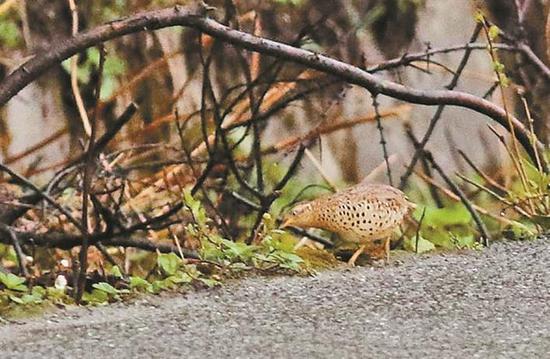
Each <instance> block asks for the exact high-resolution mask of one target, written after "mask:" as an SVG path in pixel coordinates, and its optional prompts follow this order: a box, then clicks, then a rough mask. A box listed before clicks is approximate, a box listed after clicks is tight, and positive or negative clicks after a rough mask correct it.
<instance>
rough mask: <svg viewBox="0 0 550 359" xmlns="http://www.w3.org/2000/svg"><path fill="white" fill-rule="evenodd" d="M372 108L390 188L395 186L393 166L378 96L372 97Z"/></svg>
mask: <svg viewBox="0 0 550 359" xmlns="http://www.w3.org/2000/svg"><path fill="white" fill-rule="evenodd" d="M372 107H374V113H375V118H376V128H377V129H378V133H379V134H380V145H382V153H383V155H384V161H385V162H386V172H387V174H388V181H389V184H390V186H393V179H392V175H391V166H390V160H389V156H388V148H387V147H386V145H387V143H386V139H385V138H384V127H382V120H381V116H380V108H379V104H378V95H377V94H374V95H372Z"/></svg>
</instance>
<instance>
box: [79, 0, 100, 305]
mask: <svg viewBox="0 0 550 359" xmlns="http://www.w3.org/2000/svg"><path fill="white" fill-rule="evenodd" d="M71 1H72V0H71ZM99 54H100V55H99V70H98V71H99V72H98V79H97V83H96V87H95V99H94V100H95V103H94V106H95V108H94V112H93V117H92V122H91V128H90V138H89V140H88V146H87V148H86V159H85V163H84V171H83V172H84V174H83V181H82V182H83V185H82V246H81V247H80V255H79V260H80V270H79V272H78V286H77V288H76V289H77V290H76V292H75V300H76V302H77V303H79V304H80V301H81V300H82V295H83V294H84V290H85V285H86V271H87V269H88V246H89V236H90V224H89V218H88V203H89V201H90V197H89V194H90V188H91V185H92V180H93V174H94V172H95V169H96V163H95V158H96V156H95V155H96V153H94V147H95V140H96V135H97V112H98V104H99V98H100V95H101V83H102V79H103V68H104V65H105V48H104V47H103V46H101V47H100V49H99Z"/></svg>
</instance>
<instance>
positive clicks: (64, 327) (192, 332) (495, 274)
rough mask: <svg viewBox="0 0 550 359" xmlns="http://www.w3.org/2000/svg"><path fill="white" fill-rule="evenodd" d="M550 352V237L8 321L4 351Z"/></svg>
mask: <svg viewBox="0 0 550 359" xmlns="http://www.w3.org/2000/svg"><path fill="white" fill-rule="evenodd" d="M172 357H174V358H176V357H177V358H339V359H342V358H550V240H549V239H541V240H537V241H534V242H524V243H500V244H495V245H493V246H492V247H491V248H489V249H488V250H485V251H483V252H466V253H459V254H446V255H443V254H438V255H433V254H432V255H427V256H417V257H415V256H413V257H407V258H406V259H401V260H396V261H394V263H393V264H392V265H390V266H388V267H385V268H372V267H363V268H355V269H343V270H339V271H330V272H324V273H321V274H319V275H317V276H316V277H309V278H288V277H278V278H251V279H247V280H243V281H239V282H236V283H231V284H228V285H226V286H225V287H223V288H221V289H218V290H213V291H204V292H199V293H194V294H190V295H188V296H185V297H178V298H160V297H148V298H147V299H145V300H142V301H140V302H139V303H135V304H132V305H123V304H117V305H113V306H109V307H104V308H94V309H91V310H90V309H85V308H84V309H83V308H79V309H67V310H64V311H60V312H57V313H55V314H50V315H48V316H47V317H45V318H41V319H34V320H28V321H26V322H24V323H12V324H0V358H79V359H81V358H95V359H97V358H105V359H106V358H117V359H122V358H172Z"/></svg>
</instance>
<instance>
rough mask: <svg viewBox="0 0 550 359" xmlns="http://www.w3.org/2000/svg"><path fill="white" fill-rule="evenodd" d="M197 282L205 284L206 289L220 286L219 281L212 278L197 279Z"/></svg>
mask: <svg viewBox="0 0 550 359" xmlns="http://www.w3.org/2000/svg"><path fill="white" fill-rule="evenodd" d="M199 281H201V282H203V283H204V284H206V286H207V287H208V288H213V287H216V286H219V285H221V283H220V281H218V280H215V279H212V278H199Z"/></svg>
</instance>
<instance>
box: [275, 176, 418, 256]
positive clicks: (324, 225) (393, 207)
mask: <svg viewBox="0 0 550 359" xmlns="http://www.w3.org/2000/svg"><path fill="white" fill-rule="evenodd" d="M414 207H416V206H415V205H414V204H413V203H411V202H409V201H408V200H407V197H406V196H405V194H404V193H403V192H401V191H400V190H398V189H396V188H394V187H391V186H387V185H383V184H363V183H362V184H359V185H356V186H353V187H350V188H347V189H345V190H342V191H341V192H337V193H335V194H333V195H329V196H325V197H321V198H318V199H315V200H313V201H310V202H303V203H299V204H298V205H296V206H295V207H294V208H293V209H292V211H291V212H290V214H289V216H288V217H287V218H286V220H285V222H284V223H283V227H287V226H293V227H315V228H321V229H325V230H328V231H331V232H335V233H337V234H338V235H339V236H340V237H341V239H342V240H344V241H346V242H353V243H358V244H360V247H359V249H358V250H357V251H356V252H355V253H354V254H353V256H352V257H351V258H350V260H349V261H348V264H349V265H350V266H354V265H355V261H356V260H357V258H358V257H359V255H361V253H363V251H364V250H365V248H366V243H368V242H370V241H374V240H377V239H384V240H385V251H386V261H388V260H389V255H390V237H391V235H392V233H393V231H394V230H395V229H396V228H397V227H398V226H399V225H400V224H401V223H402V222H403V218H404V217H405V215H406V214H407V212H408V211H409V210H410V209H411V208H414Z"/></svg>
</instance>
